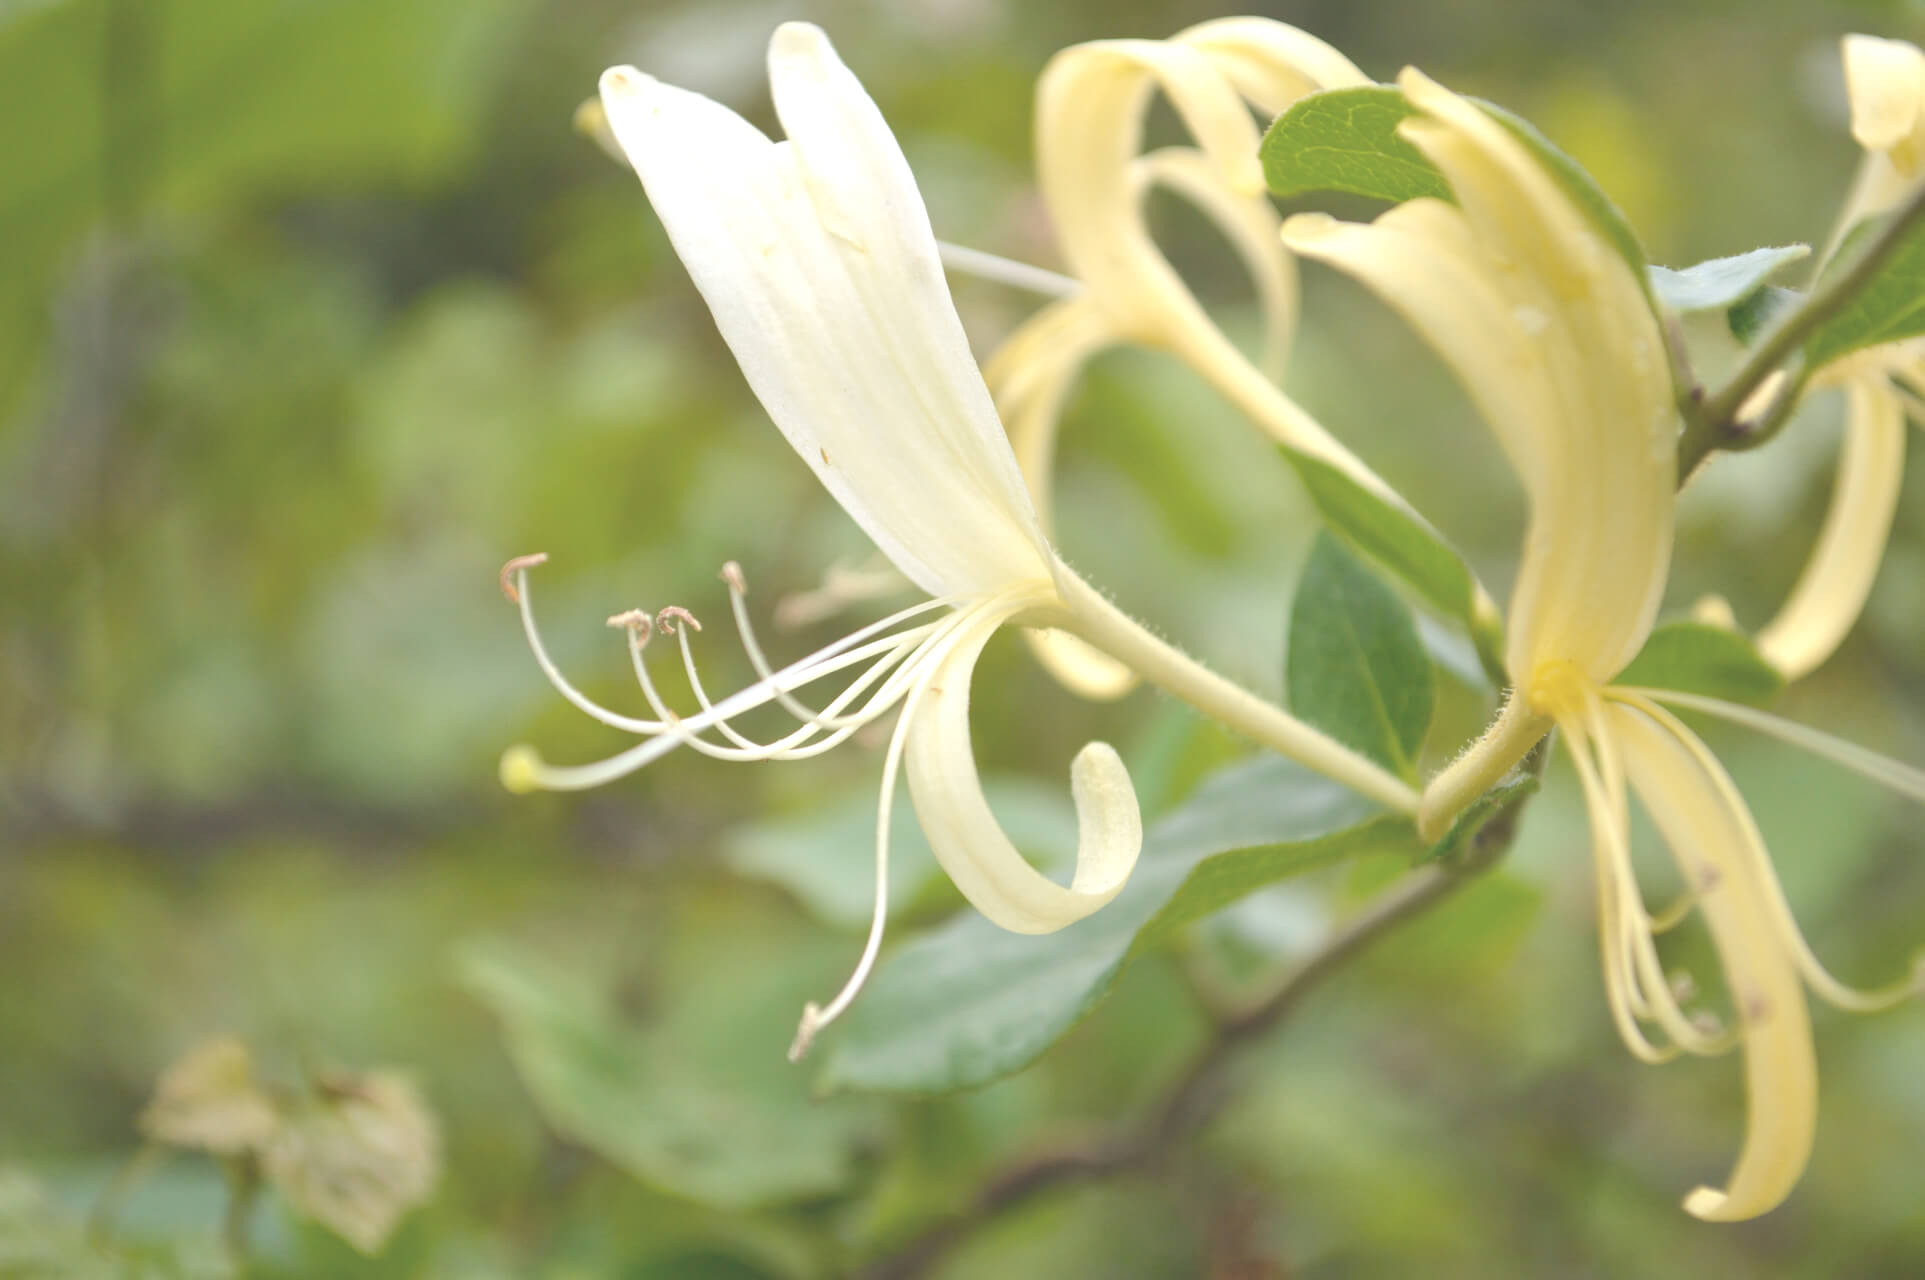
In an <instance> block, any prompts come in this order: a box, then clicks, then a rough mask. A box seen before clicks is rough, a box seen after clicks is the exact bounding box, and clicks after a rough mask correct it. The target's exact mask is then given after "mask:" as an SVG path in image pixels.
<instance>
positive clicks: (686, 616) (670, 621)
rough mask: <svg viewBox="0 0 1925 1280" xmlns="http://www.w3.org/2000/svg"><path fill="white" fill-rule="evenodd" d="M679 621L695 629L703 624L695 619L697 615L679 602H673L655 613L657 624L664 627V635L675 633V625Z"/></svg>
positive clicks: (700, 627)
mask: <svg viewBox="0 0 1925 1280" xmlns="http://www.w3.org/2000/svg"><path fill="white" fill-rule="evenodd" d="M678 622H679V623H685V624H687V626H688V627H689V628H690V630H693V631H700V630H701V629H702V624H701V623H699V622H697V621H696V620H695V615H694V614H692V613H690V612H689V611H688V610H687V609H684V608H683V607H682V606H681V605H679V604H672V605H670V606H669V607H668V608H666V609H663V610H661V611H660V612H658V613H657V614H656V615H655V625H656V626H658V627H660V628H661V629H662V634H663V635H669V636H672V635H674V634H675V625H676V624H677V623H678Z"/></svg>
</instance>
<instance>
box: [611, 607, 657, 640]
mask: <svg viewBox="0 0 1925 1280" xmlns="http://www.w3.org/2000/svg"><path fill="white" fill-rule="evenodd" d="M608 625H609V626H611V627H626V628H627V629H628V630H630V631H633V632H634V633H635V638H636V639H637V640H638V641H640V642H642V643H643V644H647V643H648V637H649V635H650V633H651V632H653V631H654V630H655V620H654V619H653V618H651V617H649V616H648V610H646V609H630V610H628V611H627V612H626V613H618V614H615V615H614V616H612V617H611V618H609V620H608Z"/></svg>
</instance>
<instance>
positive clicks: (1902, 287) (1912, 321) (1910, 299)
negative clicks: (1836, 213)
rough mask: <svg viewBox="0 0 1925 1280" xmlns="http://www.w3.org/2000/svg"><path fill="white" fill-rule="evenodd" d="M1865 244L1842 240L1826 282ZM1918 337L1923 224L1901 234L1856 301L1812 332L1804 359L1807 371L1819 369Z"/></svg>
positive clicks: (1923, 302) (1924, 269)
mask: <svg viewBox="0 0 1925 1280" xmlns="http://www.w3.org/2000/svg"><path fill="white" fill-rule="evenodd" d="M1884 221H1885V220H1880V224H1879V225H1882V223H1883V222H1884ZM1865 238H1867V237H1865V236H1862V235H1861V236H1858V237H1857V238H1853V237H1847V239H1846V243H1845V244H1844V245H1843V246H1842V247H1841V248H1840V250H1839V253H1838V256H1837V258H1836V259H1835V260H1834V262H1833V265H1832V266H1831V268H1830V269H1829V270H1828V271H1827V273H1826V274H1827V276H1831V277H1835V276H1836V275H1837V274H1838V273H1839V272H1840V271H1842V270H1845V269H1847V268H1849V266H1850V264H1851V261H1852V259H1853V257H1854V256H1856V251H1859V246H1860V245H1862V243H1863V241H1864V239H1865ZM1921 333H1925V219H1921V220H1918V221H1917V222H1915V223H1914V225H1913V226H1912V228H1911V230H1909V231H1907V232H1906V233H1905V236H1904V238H1903V239H1902V240H1901V241H1900V242H1899V243H1898V245H1897V247H1896V248H1895V249H1894V250H1893V251H1892V254H1891V256H1890V257H1889V258H1887V259H1886V260H1885V263H1884V265H1883V266H1881V267H1880V268H1879V270H1878V274H1877V275H1876V276H1875V277H1874V278H1873V279H1872V281H1871V282H1870V283H1869V284H1868V285H1867V286H1866V287H1865V288H1864V289H1863V290H1862V291H1861V292H1859V293H1858V295H1857V296H1856V297H1854V298H1853V299H1852V300H1851V301H1850V302H1848V303H1847V304H1846V305H1845V306H1844V307H1842V308H1840V309H1839V310H1838V311H1837V312H1836V313H1835V314H1833V315H1831V316H1829V317H1827V318H1826V319H1825V320H1824V321H1823V322H1821V323H1820V324H1819V325H1818V327H1817V328H1816V329H1814V330H1813V331H1812V332H1811V335H1810V336H1809V337H1807V338H1806V339H1805V348H1804V349H1805V359H1806V360H1807V361H1808V362H1809V363H1810V365H1811V367H1812V368H1814V369H1818V368H1823V367H1824V366H1825V365H1827V364H1830V363H1831V362H1832V361H1834V360H1836V359H1838V358H1839V357H1840V356H1845V355H1850V354H1851V353H1852V352H1854V351H1862V350H1863V349H1864V348H1866V347H1876V346H1881V345H1883V344H1884V343H1887V342H1897V341H1899V340H1900V339H1903V338H1913V337H1917V336H1918V335H1919V334H1921Z"/></svg>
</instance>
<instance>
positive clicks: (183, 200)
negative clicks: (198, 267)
mask: <svg viewBox="0 0 1925 1280" xmlns="http://www.w3.org/2000/svg"><path fill="white" fill-rule="evenodd" d="M528 8H529V5H528V4H527V0H411V2H410V3H407V4H392V3H388V2H387V0H334V2H332V3H328V4H293V5H290V4H260V3H255V2H254V0H195V2H194V3H190V4H176V5H149V4H128V3H121V2H118V0H64V2H61V3H52V4H42V5H32V4H29V5H25V6H10V7H9V9H8V10H0V120H29V119H31V120H32V121H33V122H34V124H33V127H32V128H22V129H13V130H10V131H9V139H10V141H9V145H8V149H7V163H6V165H5V166H4V167H0V246H4V248H0V255H4V260H5V262H6V265H7V269H6V270H4V271H0V408H5V407H8V402H9V401H10V399H11V397H10V395H8V394H7V392H9V391H10V390H11V389H12V386H11V383H12V379H10V378H8V377H7V376H6V374H7V373H8V372H9V364H10V362H11V361H14V360H17V359H18V358H19V356H20V354H21V350H22V347H23V345H24V344H23V342H22V339H23V338H25V337H26V336H27V335H28V333H29V331H30V330H31V329H33V328H34V327H37V326H36V323H35V320H34V317H33V316H32V314H31V312H30V303H31V299H32V297H33V296H34V294H35V292H37V291H38V290H39V289H41V288H43V287H44V286H45V284H46V282H47V280H48V274H47V273H48V270H49V268H52V267H56V266H58V265H59V264H60V263H61V262H62V261H63V259H65V257H66V255H67V253H68V251H69V250H70V248H71V246H72V245H73V244H74V243H75V242H76V241H77V240H78V239H79V237H80V236H81V235H82V233H84V232H85V231H86V230H87V229H88V228H89V227H90V226H92V225H94V224H95V223H96V222H97V221H99V220H100V219H102V218H109V219H113V220H115V221H116V222H118V223H119V224H120V225H121V226H122V227H124V228H126V227H131V226H132V225H133V224H134V222H135V220H136V219H137V218H138V217H140V216H143V215H145V214H147V213H149V212H151V211H152V210H153V209H154V208H156V207H158V208H166V209H170V210H193V211H202V210H208V209H214V208H220V207H222V206H225V205H230V204H232V203H234V202H237V201H242V200H247V199H251V198H255V197H257V196H261V195H265V194H269V193H271V194H272V195H274V196H275V197H277V198H286V197H287V196H288V195H289V194H291V193H295V192H303V191H305V192H320V191H333V192H340V191H342V190H345V189H349V188H352V187H355V186H372V187H395V186H400V187H404V188H406V187H411V188H416V189H419V188H421V187H423V186H425V185H426V184H429V183H433V182H436V181H439V180H442V179H445V178H446V177H447V175H448V174H449V173H450V172H451V171H452V170H453V169H454V168H455V166H456V165H458V164H459V163H460V162H461V161H462V160H463V159H464V158H465V153H466V152H467V151H468V150H469V149H470V148H472V146H473V145H474V142H475V139H474V135H473V133H472V132H471V130H470V127H469V124H470V121H471V120H472V119H473V118H474V116H475V114H476V113H477V112H478V111H479V110H481V108H482V106H483V104H484V98H483V92H484V91H485V88H486V86H487V85H489V84H490V83H491V80H492V74H491V73H492V71H493V69H494V67H495V66H497V65H498V62H499V59H500V58H501V57H502V56H504V55H505V54H506V53H507V52H508V46H509V37H510V33H511V32H512V30H513V28H514V27H515V25H516V24H517V23H518V21H519V20H520V19H521V18H522V16H523V15H524V14H525V13H526V12H527V10H528Z"/></svg>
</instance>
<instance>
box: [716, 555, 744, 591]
mask: <svg viewBox="0 0 1925 1280" xmlns="http://www.w3.org/2000/svg"><path fill="white" fill-rule="evenodd" d="M722 581H724V582H726V583H728V584H729V590H730V591H733V592H734V593H735V594H736V595H738V596H745V595H747V594H748V593H749V580H748V579H747V578H745V577H743V576H742V566H741V565H739V564H737V563H735V561H733V560H731V561H729V562H728V563H727V564H725V565H723V566H722Z"/></svg>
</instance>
